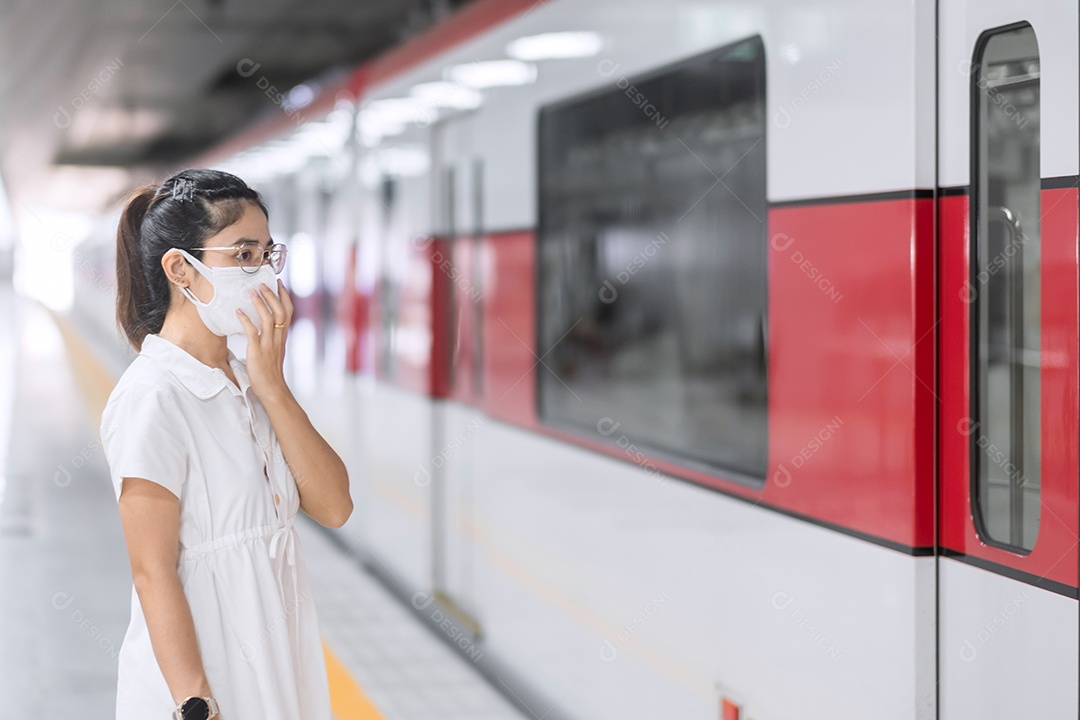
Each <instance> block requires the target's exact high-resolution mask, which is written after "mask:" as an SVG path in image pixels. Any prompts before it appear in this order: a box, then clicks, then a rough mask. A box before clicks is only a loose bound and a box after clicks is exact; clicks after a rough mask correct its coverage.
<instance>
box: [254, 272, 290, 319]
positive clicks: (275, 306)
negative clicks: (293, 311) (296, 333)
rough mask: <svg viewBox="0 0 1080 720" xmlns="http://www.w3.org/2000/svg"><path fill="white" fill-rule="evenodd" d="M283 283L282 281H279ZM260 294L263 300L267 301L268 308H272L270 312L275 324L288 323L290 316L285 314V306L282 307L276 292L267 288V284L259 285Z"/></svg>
mask: <svg viewBox="0 0 1080 720" xmlns="http://www.w3.org/2000/svg"><path fill="white" fill-rule="evenodd" d="M278 282H279V283H280V282H281V281H280V280H279V281H278ZM259 293H260V294H261V295H262V297H263V300H265V301H266V305H267V307H269V308H270V312H271V314H272V315H273V317H274V322H275V323H287V322H288V314H287V313H286V312H285V306H284V305H282V303H281V300H280V298H278V296H277V295H275V294H274V291H273V290H271V289H270V288H269V286H267V284H266V283H259Z"/></svg>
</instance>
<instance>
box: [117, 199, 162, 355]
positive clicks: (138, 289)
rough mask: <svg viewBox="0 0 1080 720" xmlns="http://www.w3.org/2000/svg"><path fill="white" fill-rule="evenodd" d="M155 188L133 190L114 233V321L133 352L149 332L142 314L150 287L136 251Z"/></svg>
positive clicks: (146, 303)
mask: <svg viewBox="0 0 1080 720" xmlns="http://www.w3.org/2000/svg"><path fill="white" fill-rule="evenodd" d="M156 191H157V188H156V187H155V186H154V185H143V186H142V187H140V188H138V189H137V190H135V192H134V193H132V195H131V196H130V198H129V199H128V202H127V205H125V206H124V212H123V213H122V214H121V215H120V224H119V226H118V227H117V230H116V321H117V323H118V324H119V325H120V327H121V329H122V330H123V331H124V335H126V336H127V339H128V342H130V343H131V345H132V346H133V347H134V348H135V349H136V350H140V349H141V348H142V341H143V338H145V337H146V335H147V333H149V332H151V329H150V328H149V327H147V322H146V318H145V315H144V313H145V312H146V309H147V308H148V307H149V305H150V302H149V301H150V287H149V283H148V282H147V281H146V273H144V272H143V267H142V258H141V255H142V253H141V252H140V250H139V238H140V235H141V229H142V221H143V218H144V217H145V216H146V210H147V208H149V207H150V203H151V202H153V200H154V195H155V193H156Z"/></svg>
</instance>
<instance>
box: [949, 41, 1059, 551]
mask: <svg viewBox="0 0 1080 720" xmlns="http://www.w3.org/2000/svg"><path fill="white" fill-rule="evenodd" d="M1024 29H1027V30H1030V31H1031V33H1032V36H1033V37H1034V39H1035V43H1036V47H1039V46H1038V36H1037V35H1036V33H1035V28H1034V27H1033V26H1032V25H1031V23H1029V22H1027V21H1019V22H1014V23H1009V24H1007V25H1001V26H998V27H994V28H988V29H986V30H984V31H983V32H982V33H980V34H979V37H978V39H977V40H976V42H975V47H974V49H973V51H972V56H971V64H970V66H969V67H970V68H971V74H970V82H969V85H968V89H969V112H970V114H969V137H968V151H969V158H968V160H969V173H970V175H969V178H970V181H969V188H970V191H969V193H968V200H969V202H968V205H969V207H968V213H969V215H968V274H967V282H968V283H969V289H970V291H973V292H974V298H973V299H972V300H971V301H970V303H969V307H968V341H969V345H968V368H967V369H968V412H969V421H970V423H971V428H972V431H971V432H970V434H969V436H968V501H969V503H970V506H971V510H972V512H971V516H972V521H973V523H974V526H975V533H976V535H977V536H978V538H979V540H980V541H981V542H984V543H986V544H987V545H989V546H991V547H994V548H997V549H1000V550H1005V551H1008V552H1010V553H1014V554H1017V555H1022V556H1027V555H1030V554H1031V552H1032V551H1033V550H1034V548H1035V545H1036V544H1037V543H1038V537H1039V530H1040V529H1041V526H1042V523H1041V521H1040V522H1038V524H1037V526H1036V530H1035V539H1034V540H1033V542H1032V546H1031V547H1030V548H1025V547H1023V546H1022V545H1016V544H1013V543H1011V542H1006V541H1003V540H1000V539H998V538H996V537H994V535H993V534H991V533H990V531H989V529H988V527H987V524H986V521H985V518H984V508H983V503H982V499H981V498H982V493H981V484H980V483H981V481H980V476H981V472H982V470H981V469H982V467H983V466H984V464H985V462H986V458H985V457H984V455H985V451H984V450H982V449H981V448H979V446H978V438H979V436H980V434H981V432H982V431H981V430H980V429H979V428H980V427H981V422H980V421H981V415H982V403H981V400H982V397H981V395H982V392H981V387H982V381H981V374H980V372H979V370H978V365H979V362H980V340H981V338H980V334H979V330H980V326H981V317H980V315H981V310H980V308H981V303H982V302H983V300H982V297H983V295H985V293H980V292H979V288H980V286H979V280H978V275H979V272H980V270H981V262H982V258H981V255H980V246H981V245H982V243H983V238H982V237H981V232H982V218H981V215H980V214H981V212H982V210H983V208H982V207H981V205H980V202H979V199H980V195H981V191H982V188H981V185H980V182H981V178H982V175H981V172H982V167H981V165H980V162H979V160H980V156H981V142H982V132H983V118H982V99H981V96H982V94H983V93H985V90H984V89H983V88H981V87H980V86H979V79H980V77H981V67H982V59H983V56H984V54H985V52H986V46H987V45H988V44H989V43H990V41H991V40H992V39H993V38H994V37H995V36H997V35H1002V34H1005V33H1009V32H1013V31H1016V30H1024ZM1039 61H1040V95H1039V107H1040V110H1041V108H1042V94H1041V92H1042V91H1041V77H1042V69H1041V63H1042V51H1041V48H1040V49H1039ZM1039 139H1040V146H1041V141H1042V129H1041V122H1040V129H1039ZM1040 174H1041V163H1040ZM1038 192H1039V193H1040V196H1041V193H1042V178H1041V177H1040V178H1039V188H1038ZM1041 212H1042V206H1041V203H1040V214H1041ZM1039 244H1040V246H1041V245H1042V228H1041V223H1040V230H1039ZM1040 252H1041V250H1040ZM1040 282H1041V280H1040ZM1042 318H1043V310H1042V308H1041V307H1040V310H1039V323H1040V333H1041V324H1042ZM1041 372H1042V371H1041V368H1040V374H1041ZM1040 388H1041V379H1040ZM1040 393H1041V389H1040ZM1012 410H1013V408H1011V407H1010V412H1012ZM1040 414H1041V398H1040ZM1042 432H1043V430H1042V429H1041V428H1040V436H1041V434H1042ZM1039 461H1040V468H1039V471H1040V472H1039V494H1038V501H1039V503H1040V506H1041V504H1042V464H1043V458H1042V456H1041V454H1040V458H1039ZM1019 532H1020V535H1021V538H1022V537H1023V520H1022V518H1021V526H1020V530H1019Z"/></svg>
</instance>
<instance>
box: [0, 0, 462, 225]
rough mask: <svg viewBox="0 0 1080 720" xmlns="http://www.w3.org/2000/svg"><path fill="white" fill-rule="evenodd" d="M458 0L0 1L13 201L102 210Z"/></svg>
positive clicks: (7, 167) (3, 143)
mask: <svg viewBox="0 0 1080 720" xmlns="http://www.w3.org/2000/svg"><path fill="white" fill-rule="evenodd" d="M466 2H468V0H92V1H89V2H88V1H87V0H0V173H2V180H3V184H4V185H5V186H6V188H7V191H8V196H9V199H10V204H11V208H12V210H13V211H14V213H15V214H16V215H17V216H18V215H21V214H22V213H24V212H34V208H46V207H47V208H55V209H57V210H97V209H100V208H102V207H103V206H104V205H106V204H107V203H109V202H111V201H113V200H114V199H115V198H116V197H117V196H118V194H119V193H122V192H123V191H124V190H125V189H127V188H129V187H131V186H132V185H133V184H137V183H140V182H144V181H146V180H148V179H154V178H157V179H163V177H164V176H165V174H167V173H170V172H172V171H173V170H174V169H175V168H176V167H177V166H178V165H180V164H182V163H183V162H184V161H185V160H189V159H190V158H192V157H194V156H196V155H198V154H199V153H200V152H203V151H205V150H207V149H209V148H211V147H213V146H214V145H215V144H217V143H218V142H220V141H221V140H223V139H225V138H227V137H228V136H230V135H231V134H233V133H235V132H237V131H238V130H240V129H242V128H243V127H246V126H247V125H249V124H251V123H253V122H257V121H258V120H259V119H261V118H262V117H264V116H265V117H268V116H272V115H273V114H274V113H281V112H284V109H283V104H284V102H285V101H283V100H281V99H280V98H278V97H276V93H282V94H287V93H289V91H290V90H291V89H293V88H295V87H296V86H298V85H301V84H306V85H308V86H318V85H320V84H321V85H324V86H325V85H326V84H329V83H332V82H334V81H335V80H338V79H340V78H341V77H343V76H344V75H345V74H347V73H348V72H349V71H350V70H351V69H352V68H353V67H355V66H356V64H357V63H359V62H362V61H363V60H365V59H368V58H370V57H372V56H374V55H376V54H378V53H379V52H380V51H382V50H384V49H386V48H388V47H390V46H392V45H395V44H397V43H399V42H401V41H402V40H404V39H406V38H407V37H410V36H411V35H414V34H416V33H418V32H420V31H422V30H424V29H426V28H427V27H428V26H430V25H431V24H432V23H434V22H437V21H438V20H441V19H442V18H443V17H445V16H446V15H448V14H450V13H451V12H452V11H453V10H454V9H456V8H457V7H458V6H460V5H463V4H465V3H466ZM271 87H272V89H271ZM304 94H305V91H304V90H303V89H301V90H298V91H297V95H296V96H295V98H294V99H295V100H296V101H297V102H302V100H303V98H302V95H304Z"/></svg>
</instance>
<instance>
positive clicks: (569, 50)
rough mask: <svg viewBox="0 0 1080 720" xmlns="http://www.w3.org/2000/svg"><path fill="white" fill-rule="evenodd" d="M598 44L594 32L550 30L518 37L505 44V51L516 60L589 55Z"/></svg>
mask: <svg viewBox="0 0 1080 720" xmlns="http://www.w3.org/2000/svg"><path fill="white" fill-rule="evenodd" d="M600 45H601V43H600V36H599V35H597V34H596V33H594V32H551V33H542V34H540V35H529V36H527V37H521V38H518V39H517V40H514V41H513V42H511V43H510V44H509V45H507V46H506V53H507V55H509V56H510V57H512V58H517V59H518V60H548V59H554V58H576V57H591V56H593V55H596V54H597V53H599V52H600Z"/></svg>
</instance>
